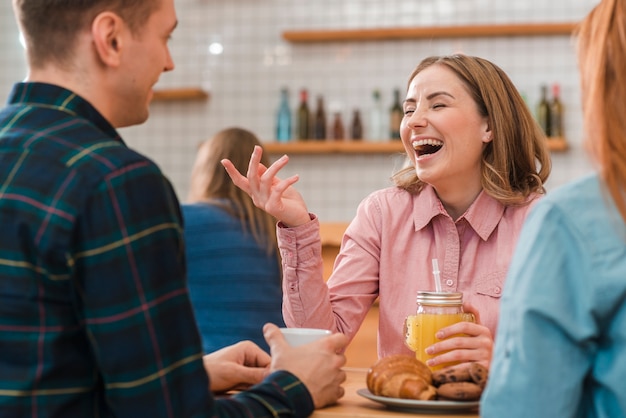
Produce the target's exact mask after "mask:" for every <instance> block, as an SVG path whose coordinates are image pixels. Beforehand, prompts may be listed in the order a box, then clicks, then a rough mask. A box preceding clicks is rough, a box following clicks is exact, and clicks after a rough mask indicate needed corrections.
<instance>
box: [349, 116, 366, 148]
mask: <svg viewBox="0 0 626 418" xmlns="http://www.w3.org/2000/svg"><path fill="white" fill-rule="evenodd" d="M350 138H351V139H353V140H355V141H360V140H361V139H363V123H362V122H361V112H360V111H359V109H354V113H353V114H352V123H351V125H350Z"/></svg>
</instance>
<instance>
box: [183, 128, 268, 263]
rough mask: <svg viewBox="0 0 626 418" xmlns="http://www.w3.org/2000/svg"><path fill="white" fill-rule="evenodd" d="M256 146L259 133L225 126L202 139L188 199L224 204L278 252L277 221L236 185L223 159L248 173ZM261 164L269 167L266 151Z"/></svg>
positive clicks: (254, 235) (245, 226) (243, 225)
mask: <svg viewBox="0 0 626 418" xmlns="http://www.w3.org/2000/svg"><path fill="white" fill-rule="evenodd" d="M255 145H259V146H261V142H260V141H259V139H258V138H257V137H256V135H254V134H253V133H252V132H249V131H247V130H245V129H241V128H228V129H224V130H222V131H220V132H218V133H217V134H216V135H215V136H214V137H212V138H211V139H209V140H207V141H205V142H203V143H202V144H201V145H200V147H199V149H198V154H197V156H196V161H195V163H194V165H193V168H192V171H191V187H190V192H189V201H190V202H209V203H211V204H215V205H218V206H220V207H222V208H223V209H224V210H226V211H227V212H228V213H230V214H231V215H232V216H234V217H235V218H237V219H239V220H241V225H242V228H243V230H244V232H245V233H250V234H251V235H252V237H253V238H254V240H255V241H256V242H257V243H258V244H259V245H261V246H264V247H265V248H266V250H267V253H268V254H271V253H272V252H275V251H277V246H276V245H277V244H276V220H275V219H274V218H273V217H272V216H271V215H269V214H268V213H267V212H265V211H264V210H262V209H259V208H257V207H256V206H254V203H252V198H251V197H250V196H249V195H248V194H247V193H246V192H244V191H242V190H241V189H240V188H239V187H237V186H235V184H234V183H233V181H232V180H231V179H230V177H229V176H228V173H227V172H226V170H225V169H224V167H223V166H222V164H221V162H220V161H221V160H223V159H224V158H228V159H229V160H230V161H232V163H233V164H234V166H235V168H236V169H237V170H239V172H241V173H245V172H246V171H247V170H248V162H249V161H250V156H251V155H252V151H253V150H254V146H255ZM261 163H262V164H264V165H265V166H266V167H267V166H269V164H268V163H269V161H268V159H267V157H266V155H265V154H264V155H263V157H262V158H261ZM248 229H249V230H248Z"/></svg>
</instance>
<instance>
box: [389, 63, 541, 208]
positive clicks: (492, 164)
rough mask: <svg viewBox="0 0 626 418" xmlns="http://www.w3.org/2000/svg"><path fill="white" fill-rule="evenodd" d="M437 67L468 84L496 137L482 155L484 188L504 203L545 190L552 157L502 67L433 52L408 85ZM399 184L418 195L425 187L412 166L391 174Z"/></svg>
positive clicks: (520, 97)
mask: <svg viewBox="0 0 626 418" xmlns="http://www.w3.org/2000/svg"><path fill="white" fill-rule="evenodd" d="M433 65H439V66H443V67H447V68H448V69H450V70H452V71H453V72H454V73H455V74H456V75H457V77H459V79H460V80H461V81H462V82H463V83H464V84H465V86H466V88H467V90H468V92H469V94H470V95H471V96H472V98H473V99H474V101H475V102H476V105H477V107H478V111H479V112H480V114H481V115H483V116H485V117H486V118H487V120H488V126H489V129H490V130H491V132H492V135H493V140H492V141H491V142H489V143H488V144H487V145H486V146H485V149H484V151H483V156H482V187H483V189H484V190H485V192H487V193H488V194H489V195H490V196H492V197H493V198H494V199H496V200H498V201H499V202H501V203H502V204H504V205H521V204H524V202H525V201H526V198H527V197H528V196H529V195H530V194H531V193H545V189H544V183H545V181H546V179H547V178H548V175H549V174H550V169H551V160H550V153H549V151H548V148H547V140H546V137H545V135H544V134H543V131H542V130H541V128H540V127H539V125H538V124H537V122H536V121H535V119H534V117H533V115H532V113H531V112H530V111H529V109H528V107H527V105H526V103H525V102H524V99H523V98H522V96H521V95H520V94H519V93H518V91H517V89H516V88H515V86H514V85H513V82H512V81H511V80H510V79H509V77H508V76H507V75H506V73H505V72H504V71H502V69H500V68H499V67H498V66H496V65H495V64H493V63H491V62H490V61H487V60H485V59H482V58H478V57H472V56H468V55H449V56H433V57H428V58H425V59H424V60H422V62H421V63H420V64H419V65H418V66H417V67H416V68H415V70H413V72H412V73H411V76H410V77H409V82H408V84H410V83H411V81H412V80H413V78H414V77H415V76H416V75H417V74H419V73H420V72H421V71H423V70H424V69H426V68H428V67H431V66H433ZM392 180H393V181H394V183H395V185H396V186H398V187H400V188H402V189H405V190H407V191H409V192H410V193H414V194H417V193H419V192H420V191H421V190H422V189H423V188H424V182H422V181H421V180H420V179H419V178H418V177H417V174H416V172H415V167H414V165H413V164H410V165H409V166H406V167H404V168H402V169H401V170H399V171H398V172H397V173H395V174H394V175H393V177H392Z"/></svg>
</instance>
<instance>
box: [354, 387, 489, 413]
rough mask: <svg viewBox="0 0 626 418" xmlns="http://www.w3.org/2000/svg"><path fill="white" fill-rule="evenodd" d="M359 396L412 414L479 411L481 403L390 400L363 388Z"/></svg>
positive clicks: (358, 391) (359, 391)
mask: <svg viewBox="0 0 626 418" xmlns="http://www.w3.org/2000/svg"><path fill="white" fill-rule="evenodd" d="M356 393H358V394H359V395H361V396H363V397H364V398H367V399H369V400H372V401H375V402H379V403H382V404H384V405H386V406H388V407H391V408H394V409H404V410H407V411H408V410H410V411H412V412H433V411H478V405H480V402H479V401H468V402H457V401H443V400H442V401H418V400H414V399H400V398H388V397H386V396H376V395H373V394H372V392H370V391H369V390H367V389H365V388H363V389H359V390H357V391H356Z"/></svg>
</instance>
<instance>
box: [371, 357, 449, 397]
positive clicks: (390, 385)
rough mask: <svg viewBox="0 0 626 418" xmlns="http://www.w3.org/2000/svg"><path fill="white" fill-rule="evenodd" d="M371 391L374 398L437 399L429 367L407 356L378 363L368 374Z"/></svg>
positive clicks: (389, 358) (383, 359)
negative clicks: (375, 396)
mask: <svg viewBox="0 0 626 418" xmlns="http://www.w3.org/2000/svg"><path fill="white" fill-rule="evenodd" d="M367 388H368V389H369V391H370V392H372V393H373V394H374V395H377V396H386V397H390V398H403V399H417V400H424V401H425V400H432V399H435V397H436V396H437V391H436V389H435V387H434V386H433V385H432V372H431V371H430V369H429V368H428V366H426V365H425V364H424V363H422V362H421V361H419V360H417V359H416V358H415V357H413V356H410V355H406V354H395V355H392V356H388V357H384V358H382V359H380V360H378V361H377V362H376V363H375V364H374V365H373V366H372V367H371V368H370V369H369V370H368V372H367Z"/></svg>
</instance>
